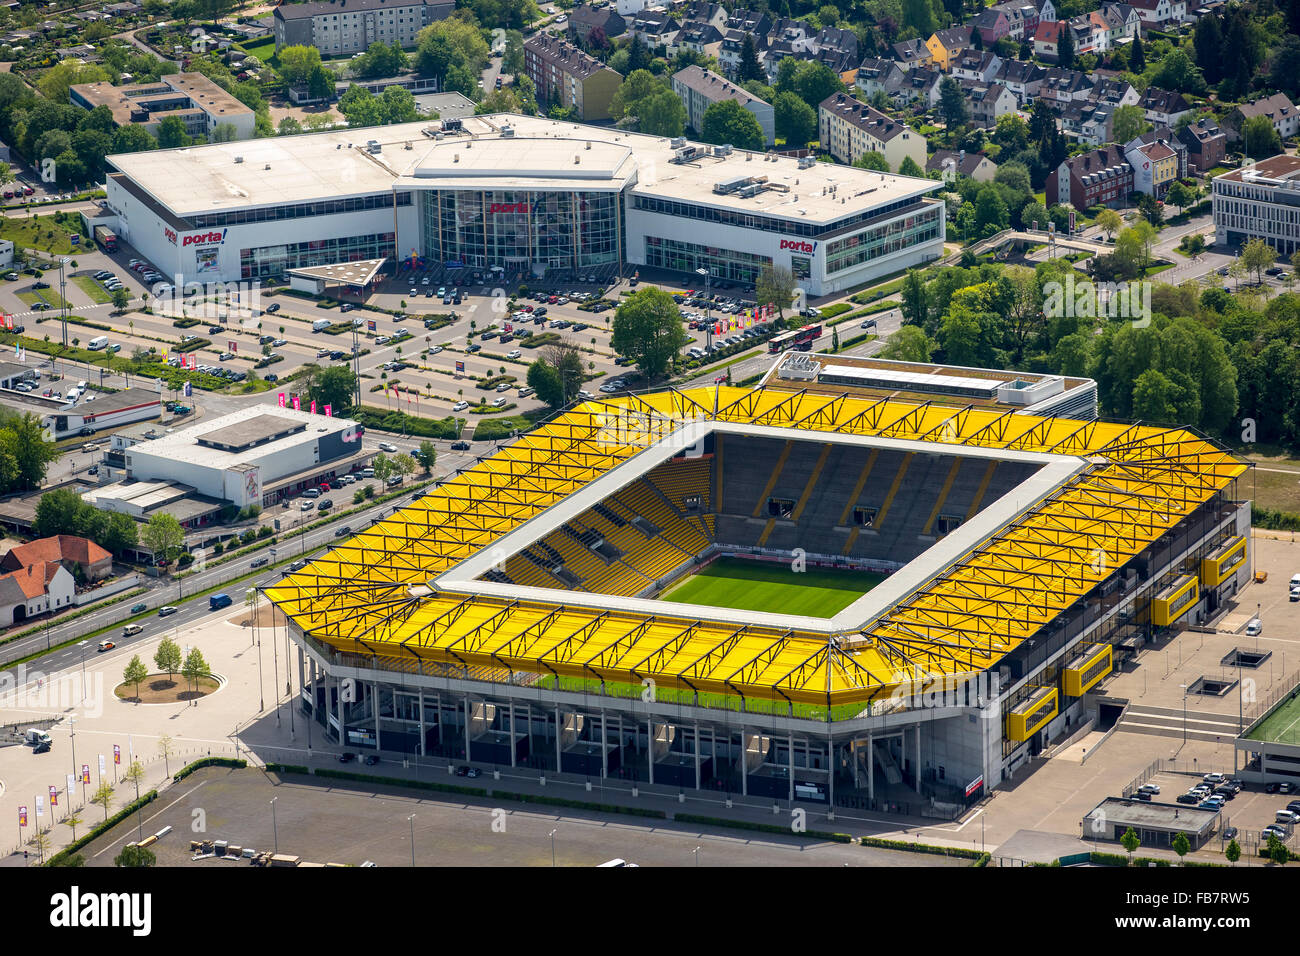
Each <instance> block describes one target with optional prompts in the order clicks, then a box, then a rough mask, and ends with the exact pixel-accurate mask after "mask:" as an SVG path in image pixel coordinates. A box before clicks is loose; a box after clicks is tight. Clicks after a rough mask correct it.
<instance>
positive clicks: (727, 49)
mask: <svg viewBox="0 0 1300 956" xmlns="http://www.w3.org/2000/svg"><path fill="white" fill-rule="evenodd" d="M746 36H748V37H751V38H752V39H753V41H754V52H755V53H756V54H760V60H761V54H762V52H763V41H762V39H760V38H759V37H757V36H755V35H754V34H752V33H744V32H742V31H740V30H731V29H728V30H727V31H726V32H725V33H723V34H722V43H720V44H719V45H718V65H719V66H721V67H722V69H723V70H725V71H726V72H727V73H728V74H729V75H731V76H735V74H736V71H737V70H739V69H740V54H741V52H742V51H743V50H744V49H745V37H746Z"/></svg>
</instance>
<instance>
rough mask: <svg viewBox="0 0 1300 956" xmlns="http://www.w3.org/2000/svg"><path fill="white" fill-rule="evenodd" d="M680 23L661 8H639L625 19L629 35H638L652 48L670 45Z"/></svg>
mask: <svg viewBox="0 0 1300 956" xmlns="http://www.w3.org/2000/svg"><path fill="white" fill-rule="evenodd" d="M681 28H682V25H681V24H680V23H679V22H678V21H676V20H674V19H673V18H672V17H671V16H670V15H669V14H668V13H666V12H664V11H663V10H641V11H640V12H638V13H636V14H634V15H633V16H632V17H631V18H630V19H628V20H627V33H628V36H629V37H639V38H640V39H641V42H642V43H644V44H645V45H646V46H648V47H650V48H651V49H652V50H654V49H658V48H659V47H661V46H665V47H667V46H672V45H673V43H674V42H675V41H676V40H677V32H678V31H679V30H681Z"/></svg>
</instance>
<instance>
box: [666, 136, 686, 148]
mask: <svg viewBox="0 0 1300 956" xmlns="http://www.w3.org/2000/svg"><path fill="white" fill-rule="evenodd" d="M685 145H686V137H685V136H674V137H673V138H672V139H670V140H669V141H668V146H669V148H671V149H681V148H682V147H683V146H685Z"/></svg>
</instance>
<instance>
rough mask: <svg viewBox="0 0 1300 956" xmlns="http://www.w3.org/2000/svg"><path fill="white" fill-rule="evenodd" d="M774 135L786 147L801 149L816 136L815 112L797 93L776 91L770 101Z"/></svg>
mask: <svg viewBox="0 0 1300 956" xmlns="http://www.w3.org/2000/svg"><path fill="white" fill-rule="evenodd" d="M772 112H773V114H774V116H775V125H776V135H777V136H779V137H780V138H781V139H783V140H785V145H786V148H787V149H803V147H805V146H807V145H808V143H809V142H810V141H811V140H814V139H816V138H817V113H816V112H815V111H814V110H813V108H812V107H811V106H809V105H808V104H807V103H805V102H804V101H803V100H802V99H800V97H799V95H798V94H797V93H791V92H789V91H787V92H784V93H778V94H777V95H776V99H775V100H773V102H772Z"/></svg>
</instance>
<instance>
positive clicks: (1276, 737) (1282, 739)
mask: <svg viewBox="0 0 1300 956" xmlns="http://www.w3.org/2000/svg"><path fill="white" fill-rule="evenodd" d="M1247 736H1248V737H1249V738H1250V739H1251V740H1265V741H1269V742H1270V743H1280V744H1294V743H1300V695H1296V696H1294V697H1292V698H1291V699H1290V700H1288V701H1287V702H1286V703H1284V704H1283V705H1282V706H1281V707H1279V708H1278V709H1277V710H1275V711H1273V713H1271V714H1269V716H1268V719H1267V720H1265V721H1264V722H1263V723H1261V724H1260V725H1259V726H1258V727H1256V728H1255V729H1254V730H1252V731H1251V732H1250V733H1249V734H1247Z"/></svg>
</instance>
